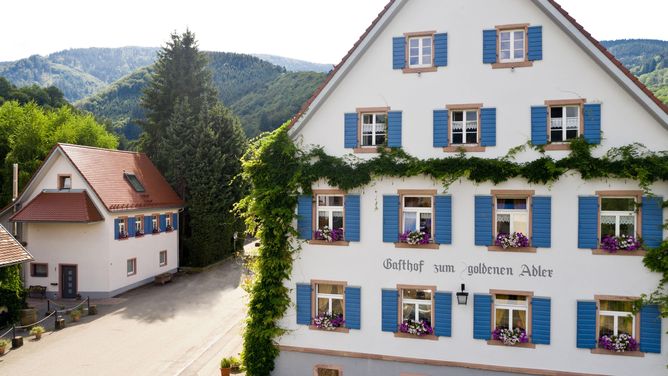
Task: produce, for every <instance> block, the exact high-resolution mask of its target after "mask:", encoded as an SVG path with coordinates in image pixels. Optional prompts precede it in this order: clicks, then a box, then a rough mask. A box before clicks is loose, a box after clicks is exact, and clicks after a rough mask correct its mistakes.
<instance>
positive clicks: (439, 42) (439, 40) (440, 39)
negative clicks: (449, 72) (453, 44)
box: [434, 33, 448, 67]
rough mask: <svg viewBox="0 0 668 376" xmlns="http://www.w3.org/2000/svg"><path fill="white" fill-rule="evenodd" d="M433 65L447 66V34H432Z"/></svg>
mask: <svg viewBox="0 0 668 376" xmlns="http://www.w3.org/2000/svg"><path fill="white" fill-rule="evenodd" d="M434 65H436V66H437V67H447V66H448V34H447V33H442V34H435V35H434Z"/></svg>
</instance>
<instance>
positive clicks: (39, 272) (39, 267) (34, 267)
mask: <svg viewBox="0 0 668 376" xmlns="http://www.w3.org/2000/svg"><path fill="white" fill-rule="evenodd" d="M30 276H31V277H48V276H49V264H46V263H37V262H33V263H30Z"/></svg>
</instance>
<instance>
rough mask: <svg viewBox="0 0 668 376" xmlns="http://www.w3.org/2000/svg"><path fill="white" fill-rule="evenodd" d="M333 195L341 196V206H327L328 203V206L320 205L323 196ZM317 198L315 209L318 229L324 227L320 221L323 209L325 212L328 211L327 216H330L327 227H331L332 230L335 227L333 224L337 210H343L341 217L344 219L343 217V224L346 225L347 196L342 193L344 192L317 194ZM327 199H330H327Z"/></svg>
mask: <svg viewBox="0 0 668 376" xmlns="http://www.w3.org/2000/svg"><path fill="white" fill-rule="evenodd" d="M333 196H336V197H341V203H342V205H341V206H327V205H326V206H320V198H321V197H333ZM315 200H316V201H315V205H316V211H315V212H316V223H315V224H316V228H317V229H321V228H322V227H320V223H319V221H320V212H321V211H323V212H327V216H328V220H327V221H328V225H327V227H328V228H329V229H331V230H333V229H334V228H333V227H332V226H333V224H334V212H335V211H340V212H341V217H342V219H343V225H344V226H345V211H344V207H345V196H344V195H342V194H318V195H316V198H315ZM326 200H327V199H326ZM327 201H328V200H327Z"/></svg>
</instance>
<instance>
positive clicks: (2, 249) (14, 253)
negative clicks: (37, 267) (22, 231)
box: [0, 225, 33, 267]
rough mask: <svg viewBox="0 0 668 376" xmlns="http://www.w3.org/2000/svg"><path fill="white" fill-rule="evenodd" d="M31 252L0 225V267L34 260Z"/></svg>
mask: <svg viewBox="0 0 668 376" xmlns="http://www.w3.org/2000/svg"><path fill="white" fill-rule="evenodd" d="M32 260H33V258H32V256H31V255H30V253H29V252H28V251H27V250H26V249H25V248H24V247H23V246H22V245H21V243H19V242H18V240H16V239H15V238H14V237H13V236H12V235H11V234H10V233H9V232H8V231H7V230H6V229H5V228H4V227H3V226H2V225H0V267H3V266H9V265H14V264H20V263H22V262H26V261H32Z"/></svg>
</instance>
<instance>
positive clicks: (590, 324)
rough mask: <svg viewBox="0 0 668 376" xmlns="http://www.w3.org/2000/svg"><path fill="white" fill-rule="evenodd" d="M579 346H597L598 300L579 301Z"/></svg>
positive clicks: (589, 347)
mask: <svg viewBox="0 0 668 376" xmlns="http://www.w3.org/2000/svg"><path fill="white" fill-rule="evenodd" d="M576 342H577V347H578V348H579V349H593V348H595V347H596V302H592V301H578V323H577V336H576Z"/></svg>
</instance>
